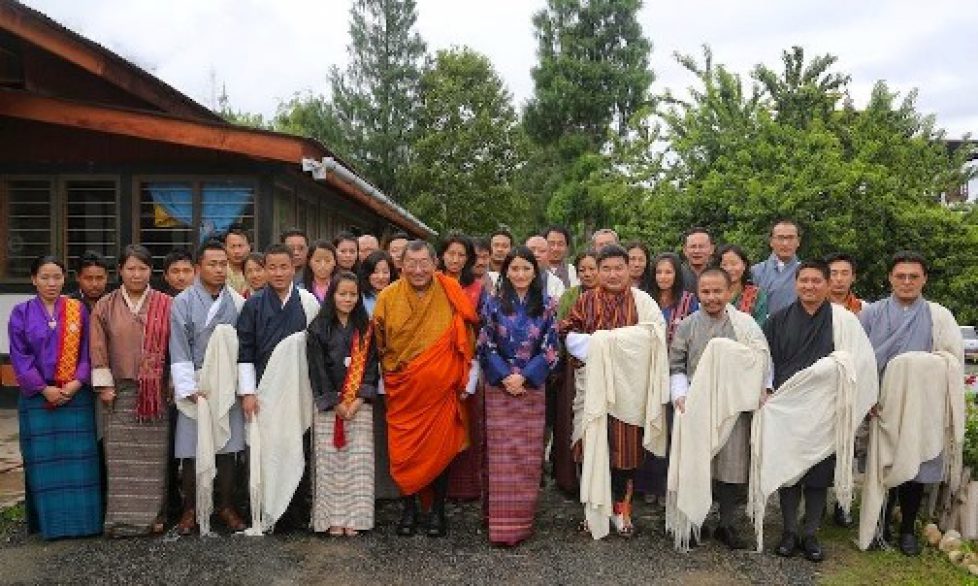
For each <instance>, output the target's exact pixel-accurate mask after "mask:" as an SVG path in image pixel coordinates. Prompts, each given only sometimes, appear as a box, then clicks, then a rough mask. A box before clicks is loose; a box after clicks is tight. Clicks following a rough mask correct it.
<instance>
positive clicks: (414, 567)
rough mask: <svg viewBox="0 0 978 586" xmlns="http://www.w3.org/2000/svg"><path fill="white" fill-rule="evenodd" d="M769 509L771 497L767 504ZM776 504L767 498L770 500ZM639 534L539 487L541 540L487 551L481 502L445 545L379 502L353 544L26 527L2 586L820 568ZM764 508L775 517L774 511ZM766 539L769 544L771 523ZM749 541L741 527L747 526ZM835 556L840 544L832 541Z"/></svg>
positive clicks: (651, 529) (654, 524) (761, 577)
mask: <svg viewBox="0 0 978 586" xmlns="http://www.w3.org/2000/svg"><path fill="white" fill-rule="evenodd" d="M772 501H775V502H776V498H772ZM773 504H774V503H773V502H772V505H773ZM636 507H637V508H638V509H639V510H638V511H637V514H638V515H639V517H638V519H637V521H636V524H637V527H638V530H639V533H638V534H637V535H636V537H635V538H633V539H631V540H623V539H621V538H618V537H616V536H609V537H608V538H607V539H605V540H603V541H600V542H594V541H592V540H591V539H590V538H589V537H587V536H584V535H580V534H578V533H577V532H576V525H577V523H578V521H579V518H580V512H581V510H580V505H578V504H576V503H574V502H572V501H571V500H568V499H565V498H564V497H563V496H561V495H560V494H558V493H557V492H556V491H554V490H551V489H545V490H544V491H543V493H542V499H541V506H540V509H539V511H538V514H537V533H536V535H535V536H534V537H533V538H532V539H531V540H529V541H528V542H526V543H524V544H522V545H521V546H519V547H516V548H512V549H505V548H497V547H492V546H490V545H489V544H488V543H487V541H486V537H485V532H484V530H483V528H482V526H481V523H480V515H481V509H480V507H479V505H478V504H475V503H467V504H459V505H451V506H450V523H451V524H450V530H451V532H450V534H449V536H448V537H447V538H444V539H430V538H427V537H424V536H420V535H419V536H416V537H413V538H399V537H397V536H396V535H394V525H395V523H396V521H397V518H398V513H399V505H398V504H397V503H381V504H380V506H379V509H378V517H377V525H378V528H377V529H376V530H375V531H373V532H370V533H368V534H363V535H360V536H358V537H356V538H352V539H348V538H329V537H322V536H318V535H310V534H307V533H296V534H291V535H275V536H269V537H264V538H248V537H243V536H222V537H218V538H208V539H200V538H198V537H191V538H176V537H175V536H172V535H170V536H167V537H164V538H162V539H161V538H141V539H120V540H109V539H102V538H93V539H83V540H67V541H58V542H53V543H45V542H44V541H41V540H40V539H39V538H38V537H37V536H33V535H32V536H28V535H26V531H25V528H24V526H23V525H15V526H13V527H9V528H8V529H7V530H6V531H5V532H4V533H3V534H2V535H0V582H2V583H4V584H15V583H16V584H21V583H23V584H53V583H72V584H77V583H86V584H167V585H173V584H183V583H196V584H201V583H223V584H293V583H321V582H327V581H328V582H331V583H339V584H344V585H346V584H371V585H376V584H428V583H458V584H499V583H520V584H595V583H598V582H605V583H610V582H618V583H621V584H640V583H641V584H648V583H663V584H697V585H700V584H706V585H709V584H724V585H728V584H731V583H755V584H761V583H763V584H813V583H815V582H816V581H817V580H818V577H819V574H818V573H817V570H820V569H828V567H825V566H816V565H814V564H811V563H808V562H806V561H805V560H803V559H800V558H794V559H790V560H783V559H781V558H778V557H775V556H774V555H772V554H757V553H754V552H752V551H738V552H731V551H729V550H727V548H726V547H724V546H722V545H719V544H717V543H715V542H712V541H707V542H706V543H705V544H704V545H702V546H701V547H700V548H698V549H696V550H694V551H693V552H691V553H690V554H688V555H680V554H677V553H675V552H673V550H672V548H671V542H669V541H667V539H666V537H665V535H664V532H663V530H662V525H663V523H662V513H661V511H656V510H654V509H653V507H649V506H644V505H642V504H641V503H640V504H638V505H636ZM770 509H774V510H773V511H771V513H773V514H774V516H775V517H776V515H777V507H776V506H771V507H769V510H770ZM768 525H769V527H768V531H767V535H766V537H765V539H766V540H767V541H768V543H769V544H772V545H773V543H775V540H776V539H777V536H778V532H779V530H780V529H779V527H778V526H777V524H776V523H775V522H773V521H772V522H770V523H769V524H768ZM742 534H743V535H744V536H747V535H748V527H747V526H746V524H745V525H744V527H743V533H742ZM825 545H826V551H827V554H828V556H829V557H830V559H831V557H833V555H834V554H836V553H842V552H841V551H839V550H840V549H842V548H845V547H846V546H845V545H839V544H834V543H828V544H825Z"/></svg>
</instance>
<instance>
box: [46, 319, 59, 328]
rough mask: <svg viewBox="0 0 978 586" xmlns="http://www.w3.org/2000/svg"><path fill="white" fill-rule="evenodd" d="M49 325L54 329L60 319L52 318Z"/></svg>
mask: <svg viewBox="0 0 978 586" xmlns="http://www.w3.org/2000/svg"><path fill="white" fill-rule="evenodd" d="M48 327H49V328H51V329H52V330H53V329H55V328H56V327H58V320H55V319H52V320H51V321H49V322H48Z"/></svg>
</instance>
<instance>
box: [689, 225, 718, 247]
mask: <svg viewBox="0 0 978 586" xmlns="http://www.w3.org/2000/svg"><path fill="white" fill-rule="evenodd" d="M693 234H706V237H707V238H709V239H710V244H713V234H711V233H710V231H709V230H707V229H706V228H704V227H703V226H693V227H692V228H690V229H689V230H686V231H685V232H683V245H684V246H685V244H686V241H687V240H689V237H690V236H692V235H693Z"/></svg>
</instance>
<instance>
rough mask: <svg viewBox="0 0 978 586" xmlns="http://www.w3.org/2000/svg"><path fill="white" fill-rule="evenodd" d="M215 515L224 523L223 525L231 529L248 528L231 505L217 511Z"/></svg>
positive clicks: (242, 529)
mask: <svg viewBox="0 0 978 586" xmlns="http://www.w3.org/2000/svg"><path fill="white" fill-rule="evenodd" d="M217 516H218V518H219V519H220V520H221V523H224V526H225V527H227V528H228V529H230V530H231V531H244V530H245V529H247V528H248V526H247V525H245V522H244V521H242V520H241V517H239V516H238V513H236V512H235V511H234V508H233V507H224V508H223V509H221V510H220V511H218V512H217Z"/></svg>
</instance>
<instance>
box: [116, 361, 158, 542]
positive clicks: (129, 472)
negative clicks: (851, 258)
mask: <svg viewBox="0 0 978 586" xmlns="http://www.w3.org/2000/svg"><path fill="white" fill-rule="evenodd" d="M115 392H116V399H115V403H114V404H113V406H112V409H111V410H108V409H106V413H105V435H104V438H103V441H104V442H105V466H106V470H107V471H108V498H107V510H106V512H105V530H106V532H109V533H111V534H112V535H114V536H122V535H144V534H147V533H150V532H151V531H152V529H153V525H154V524H155V523H156V519H157V517H158V516H160V515H162V514H164V513H165V507H166V465H167V454H168V446H169V442H170V435H169V430H170V425H169V421H167V418H166V417H164V418H162V419H158V420H155V421H148V422H139V421H136V403H137V400H138V395H139V386H138V384H137V383H136V382H135V381H131V380H122V381H117V382H116V387H115Z"/></svg>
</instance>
